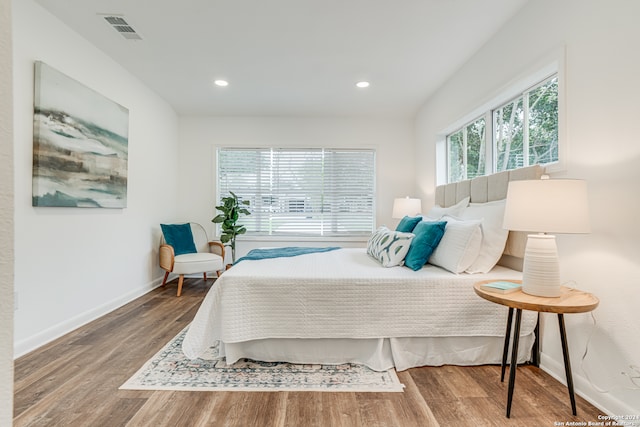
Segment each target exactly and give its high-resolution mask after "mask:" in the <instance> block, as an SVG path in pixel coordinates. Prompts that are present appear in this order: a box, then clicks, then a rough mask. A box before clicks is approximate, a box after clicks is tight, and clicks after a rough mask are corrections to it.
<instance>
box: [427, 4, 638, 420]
mask: <svg viewBox="0 0 640 427" xmlns="http://www.w3.org/2000/svg"><path fill="white" fill-rule="evenodd" d="M638 17H640V2H637V1H635V0H610V1H607V2H604V1H600V0H536V1H531V2H529V3H528V4H527V5H526V6H525V7H524V8H523V10H522V11H521V12H520V13H518V14H517V15H516V16H515V17H514V19H512V20H511V21H510V22H509V23H508V24H507V25H506V26H505V27H504V28H503V29H502V30H501V31H500V32H499V33H498V34H497V35H496V36H495V37H494V38H493V39H492V40H491V41H490V42H488V43H487V44H486V45H485V46H484V47H483V48H482V49H481V50H480V51H479V52H478V53H477V54H476V55H475V57H474V58H472V59H471V60H470V61H469V62H468V63H467V64H466V65H465V66H464V67H462V69H460V70H459V71H458V72H457V73H456V74H455V75H454V76H453V77H452V78H451V79H450V80H449V81H448V83H447V84H446V85H444V86H443V87H442V88H441V89H440V90H439V92H438V93H437V94H436V95H435V96H433V97H432V98H431V99H430V100H429V101H428V102H427V103H426V104H425V105H424V106H423V108H422V109H421V110H420V112H419V114H418V117H417V120H416V134H417V139H418V147H417V150H418V151H417V156H416V158H417V159H418V161H419V162H420V163H421V164H423V163H424V162H428V167H426V168H422V169H420V168H419V169H418V170H417V172H418V174H417V176H418V186H419V188H420V189H421V195H422V197H424V198H425V199H429V200H430V201H431V202H432V201H433V194H432V188H433V187H434V185H435V169H434V168H435V164H434V162H433V161H432V160H431V159H433V157H434V153H435V149H436V148H435V146H436V139H437V138H436V135H437V134H438V132H441V131H442V130H443V129H444V128H445V127H447V126H449V125H450V124H452V123H453V122H455V121H456V120H458V119H459V118H461V117H462V116H464V115H466V114H467V113H469V112H471V111H472V110H473V109H475V108H477V107H478V106H480V105H481V104H483V103H484V102H486V101H488V100H489V99H491V98H493V97H494V96H496V95H498V94H499V92H500V89H501V88H504V87H505V86H506V85H507V84H508V83H509V82H512V81H514V80H517V79H519V78H521V77H523V76H526V75H527V74H528V73H531V72H533V71H535V69H536V63H538V64H539V63H540V62H539V59H540V58H544V57H545V56H548V55H549V54H550V53H551V52H553V51H555V50H557V48H558V47H560V46H564V47H565V48H566V83H567V87H566V95H567V104H566V113H567V116H566V122H565V126H566V132H567V133H566V135H567V142H568V143H569V150H570V152H569V157H568V163H567V165H566V171H564V172H557V173H554V174H553V175H552V176H562V177H572V178H581V179H586V180H587V181H588V185H589V196H590V213H591V223H592V233H591V234H589V235H575V236H568V235H567V236H559V239H558V246H559V252H560V257H561V268H562V272H561V274H562V278H563V280H566V281H569V280H575V282H576V286H577V287H578V288H580V289H583V290H587V291H590V292H593V293H594V294H595V295H596V296H598V297H599V298H600V301H601V303H600V306H599V307H598V308H597V309H596V311H595V312H594V315H595V317H596V319H597V326H596V327H595V329H594V328H592V322H591V318H590V317H589V315H582V314H576V315H567V316H566V317H565V320H566V322H567V329H568V340H569V346H570V352H571V363H572V366H573V372H574V379H575V382H576V387H577V391H578V393H579V394H581V395H583V396H585V397H587V398H588V399H589V400H590V401H592V402H593V403H594V404H595V405H596V406H597V407H599V408H600V409H603V410H605V411H607V412H608V413H610V414H618V415H620V414H638V413H640V390H638V387H637V386H636V387H635V390H628V389H627V388H628V387H632V388H633V387H634V385H633V384H632V383H631V382H630V381H629V379H628V378H627V377H626V376H624V375H622V374H621V372H627V373H630V374H633V375H636V376H639V375H640V372H635V373H634V372H633V371H632V370H631V369H630V368H629V365H632V364H633V365H635V366H640V334H638V328H639V327H640V310H638V302H639V301H640V281H639V280H638V278H639V277H640V245H639V244H638V242H639V241H640V226H639V225H638V224H639V223H638V213H639V212H640V198H638V183H640V168H639V167H638V165H639V164H640V141H639V138H640V136H639V135H640V120H638V117H640V103H638V100H639V99H640V81H639V80H638V76H640V55H639V54H638V42H639V41H640V26H639V25H638V24H637V18H638ZM543 317H544V318H543V339H542V352H543V354H542V367H543V369H545V370H547V371H549V372H551V373H552V374H553V375H556V376H557V377H559V378H561V379H562V381H564V368H563V362H562V350H561V347H560V343H559V334H558V332H557V329H558V326H557V320H556V317H554V316H551V315H545V316H543ZM591 332H593V336H592V337H591V340H590V341H589V335H590V333H591ZM587 344H588V353H587V355H586V358H585V360H584V363H582V361H581V359H582V357H583V354H584V353H585V348H586V347H587ZM589 379H591V381H592V382H593V384H594V385H595V386H596V387H597V388H598V389H599V390H596V388H594V387H593V386H592V384H591V383H590V381H589Z"/></svg>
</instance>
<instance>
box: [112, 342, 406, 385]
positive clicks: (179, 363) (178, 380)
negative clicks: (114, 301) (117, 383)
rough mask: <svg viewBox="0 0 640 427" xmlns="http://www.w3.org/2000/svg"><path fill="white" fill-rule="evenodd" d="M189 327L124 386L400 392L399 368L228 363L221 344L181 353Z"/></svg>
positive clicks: (248, 362) (281, 363) (352, 365)
mask: <svg viewBox="0 0 640 427" xmlns="http://www.w3.org/2000/svg"><path fill="white" fill-rule="evenodd" d="M186 331H187V330H186V329H185V330H183V331H182V332H180V333H179V334H178V335H177V336H176V337H175V338H173V339H172V340H171V341H170V342H169V343H168V344H167V345H166V346H165V347H164V348H163V349H162V350H160V351H159V352H158V353H157V354H156V355H155V356H153V357H152V358H151V359H150V360H149V361H147V362H146V363H145V364H144V366H143V367H142V368H140V370H139V371H138V372H136V373H135V374H134V375H133V376H132V377H131V378H130V379H129V380H127V382H126V383H124V384H123V385H122V386H121V387H120V389H124V390H184V391H327V392H377V393H379V392H401V391H403V388H404V385H403V384H402V383H400V380H399V379H398V376H397V375H396V372H395V370H393V369H390V370H388V371H386V372H376V371H374V370H372V369H369V368H367V367H366V366H363V365H355V364H342V365H300V364H293V363H283V362H274V363H272V362H258V361H253V360H249V359H243V360H240V361H238V362H236V363H233V364H231V365H227V364H226V362H225V360H224V359H223V358H220V357H219V356H218V351H217V346H214V347H212V348H210V349H209V351H208V353H207V354H206V355H203V358H202V359H194V360H191V359H188V358H187V357H186V356H185V355H184V354H183V353H182V348H181V346H182V340H183V338H184V335H185V334H186Z"/></svg>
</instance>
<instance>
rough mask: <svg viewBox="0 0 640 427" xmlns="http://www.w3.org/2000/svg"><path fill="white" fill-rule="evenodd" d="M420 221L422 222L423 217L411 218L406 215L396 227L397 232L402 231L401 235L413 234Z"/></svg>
mask: <svg viewBox="0 0 640 427" xmlns="http://www.w3.org/2000/svg"><path fill="white" fill-rule="evenodd" d="M420 221H422V217H421V216H414V217H410V216H407V215H405V216H404V218H402V219H401V220H400V223H399V224H398V226H397V227H396V231H400V232H401V233H412V232H413V229H414V228H415V227H416V225H418V223H419V222H420Z"/></svg>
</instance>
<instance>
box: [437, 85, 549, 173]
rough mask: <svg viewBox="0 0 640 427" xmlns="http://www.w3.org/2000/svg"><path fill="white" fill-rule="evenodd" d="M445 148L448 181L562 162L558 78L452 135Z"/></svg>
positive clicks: (522, 94) (535, 87) (537, 86)
mask: <svg viewBox="0 0 640 427" xmlns="http://www.w3.org/2000/svg"><path fill="white" fill-rule="evenodd" d="M486 135H491V136H492V138H491V145H490V146H489V147H487V144H486V142H485V141H486ZM446 143H447V172H448V173H447V175H448V182H457V181H461V180H465V179H471V178H474V177H476V176H478V175H485V174H488V173H493V172H500V171H504V170H509V169H516V168H519V167H523V166H530V165H535V164H549V163H554V162H557V161H558V77H557V75H554V76H552V77H549V78H547V79H545V80H544V81H542V82H540V83H538V84H537V85H535V86H533V87H531V88H529V89H527V90H526V91H524V92H523V93H521V94H520V95H518V96H517V97H515V98H514V99H511V100H510V101H509V102H506V103H504V104H502V105H500V106H498V107H496V108H495V109H493V110H491V111H487V112H486V113H485V114H483V115H482V116H480V117H479V118H477V119H476V120H474V121H472V122H471V123H469V124H467V125H465V126H463V127H462V128H460V129H457V130H455V131H454V132H452V133H450V134H449V135H447V138H446Z"/></svg>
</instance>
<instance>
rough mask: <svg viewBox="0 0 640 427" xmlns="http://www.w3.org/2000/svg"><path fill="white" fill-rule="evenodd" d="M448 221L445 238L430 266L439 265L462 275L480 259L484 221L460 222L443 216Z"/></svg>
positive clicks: (433, 256)
mask: <svg viewBox="0 0 640 427" xmlns="http://www.w3.org/2000/svg"><path fill="white" fill-rule="evenodd" d="M440 220H441V221H447V226H446V227H445V229H444V236H442V239H441V240H440V243H439V244H438V246H437V247H436V249H435V250H434V251H433V254H431V257H430V258H429V264H433V265H437V266H438V267H442V268H444V269H445V270H449V271H450V272H452V273H456V274H458V273H462V272H463V271H465V270H466V269H467V268H469V266H471V264H473V262H474V261H475V260H476V258H478V254H479V253H480V246H481V245H482V231H481V229H480V225H481V223H482V221H480V220H471V221H460V220H457V219H455V218H453V217H450V216H443V217H442V218H440Z"/></svg>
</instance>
